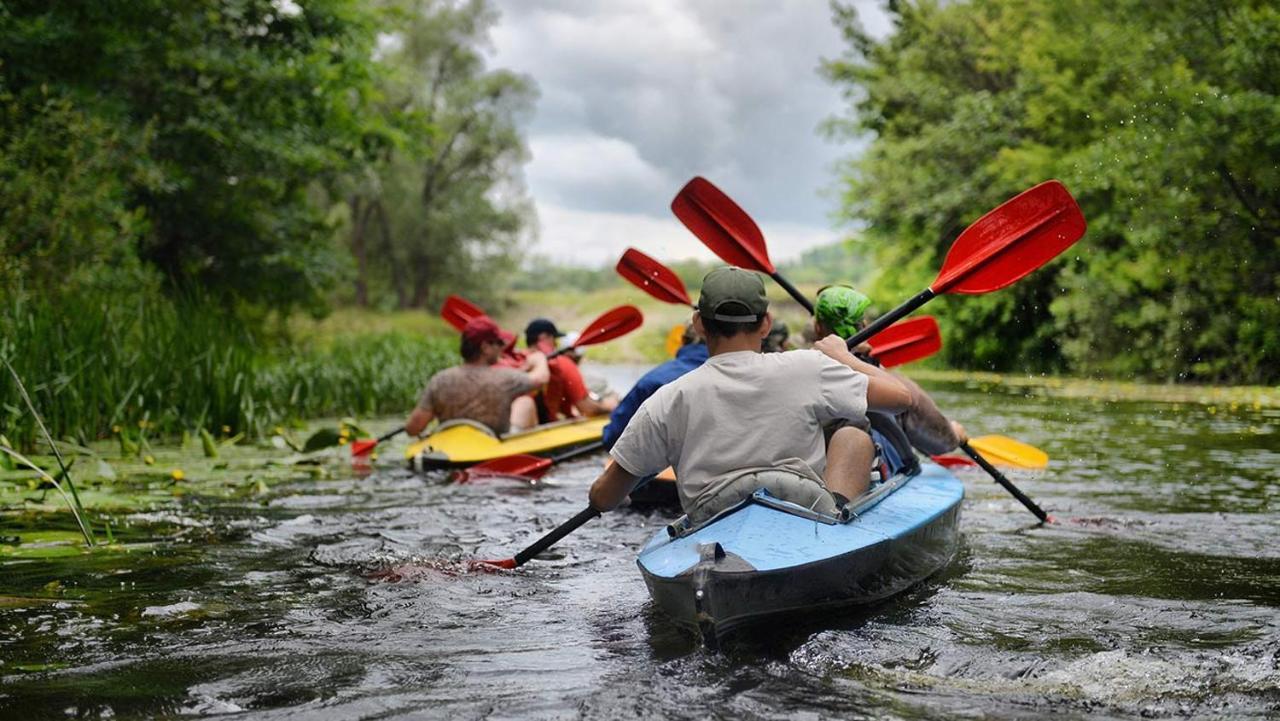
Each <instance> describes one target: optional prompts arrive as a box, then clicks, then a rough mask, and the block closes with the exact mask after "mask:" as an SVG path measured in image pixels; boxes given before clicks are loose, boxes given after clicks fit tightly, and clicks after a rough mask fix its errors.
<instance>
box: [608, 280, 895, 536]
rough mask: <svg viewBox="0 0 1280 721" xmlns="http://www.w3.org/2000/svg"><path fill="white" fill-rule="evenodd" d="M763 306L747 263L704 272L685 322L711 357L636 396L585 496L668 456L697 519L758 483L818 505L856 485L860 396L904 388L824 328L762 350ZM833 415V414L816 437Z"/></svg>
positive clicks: (638, 475) (882, 401) (881, 397)
mask: <svg viewBox="0 0 1280 721" xmlns="http://www.w3.org/2000/svg"><path fill="white" fill-rule="evenodd" d="M768 307H769V302H768V299H767V297H766V295H765V292H764V283H763V281H762V280H761V278H760V276H758V275H757V274H755V273H752V272H750V271H744V270H741V269H737V268H719V269H716V270H713V271H712V272H710V273H708V274H707V276H706V277H705V278H703V283H702V290H701V294H700V296H699V300H698V309H697V311H695V312H694V315H693V320H692V322H693V324H694V327H695V328H696V329H697V331H698V333H699V334H700V335H702V336H703V337H704V338H706V341H707V347H708V350H709V351H710V356H711V357H710V358H709V359H708V360H707V362H706V363H705V364H704V365H703V366H702V367H701V368H698V369H696V370H694V371H691V372H689V373H688V374H686V375H684V376H683V377H681V378H680V379H678V380H676V381H674V382H672V383H670V384H668V385H667V386H665V387H663V388H662V389H661V390H659V391H658V392H657V393H655V394H654V395H653V396H651V397H650V398H649V400H647V401H645V402H644V404H643V405H641V406H640V410H639V411H638V412H637V413H636V415H635V416H634V417H633V418H632V419H631V422H630V423H629V424H628V425H627V427H626V430H624V431H623V432H622V436H621V437H620V438H619V439H618V442H617V443H616V444H615V445H614V447H613V449H612V450H611V451H610V454H611V455H612V456H613V459H614V460H615V461H616V463H614V464H613V465H612V466H610V467H609V468H608V469H607V470H606V471H605V473H604V474H603V475H602V476H601V477H600V478H598V479H597V480H596V482H595V483H594V484H593V485H592V487H591V504H592V507H594V508H596V509H600V510H609V509H611V508H614V507H616V506H617V504H618V503H620V502H621V500H622V499H623V498H625V497H626V494H627V493H629V492H630V491H631V489H632V488H634V487H635V484H636V483H638V482H639V481H640V479H642V478H645V477H647V476H650V475H653V474H655V473H657V472H658V471H660V470H662V469H663V468H665V467H666V466H667V465H669V464H670V465H673V466H674V467H675V469H676V484H677V487H678V488H679V489H680V496H681V503H682V505H683V506H684V509H685V512H686V513H688V514H689V515H690V517H692V518H694V519H695V520H696V521H700V520H705V519H706V518H709V517H710V516H712V515H714V514H715V513H717V512H719V511H720V510H723V509H725V508H728V507H730V506H732V505H734V504H735V503H737V502H738V501H740V500H741V499H742V498H745V497H746V496H749V495H750V494H751V493H753V492H754V491H755V490H757V489H767V490H768V491H769V492H770V493H772V494H774V495H775V496H777V497H779V498H782V499H784V500H788V501H791V502H794V503H799V504H802V505H804V506H805V507H806V508H812V509H815V510H817V511H818V512H820V513H827V514H832V513H835V512H837V511H838V509H839V507H840V506H841V505H842V504H843V503H846V502H848V499H851V498H854V497H855V496H857V495H859V494H860V493H862V492H863V491H865V490H866V488H867V485H868V483H869V479H870V468H871V461H872V458H873V455H874V447H873V445H872V443H871V440H870V437H869V436H868V435H867V434H866V433H865V432H863V431H861V430H859V429H858V428H857V427H856V426H857V425H858V424H863V425H865V423H866V410H867V408H868V407H874V408H883V409H887V410H896V409H898V408H900V407H901V406H903V405H904V404H905V403H906V402H907V400H908V396H907V393H906V390H905V389H904V388H903V387H902V386H901V384H899V383H898V382H897V381H895V380H893V379H892V378H891V377H890V376H888V375H887V374H886V373H884V371H882V370H880V369H878V368H875V367H873V366H869V365H867V364H865V363H863V362H861V361H859V360H858V359H857V358H855V357H854V356H853V354H851V353H850V352H849V350H848V348H846V347H845V345H844V343H843V341H841V340H840V339H839V338H837V337H835V336H830V337H828V338H824V339H823V340H822V341H819V343H818V344H817V348H818V350H819V351H820V353H816V352H797V353H783V354H774V355H770V356H761V355H760V348H761V342H762V341H763V339H764V337H765V336H766V335H767V334H768V333H769V330H770V323H771V316H770V315H769V313H768ZM834 421H842V422H843V425H842V426H841V427H839V428H833V430H832V431H831V433H830V434H829V437H827V434H825V433H824V430H823V426H824V424H826V423H828V422H834ZM833 425H834V423H833ZM824 440H825V444H824Z"/></svg>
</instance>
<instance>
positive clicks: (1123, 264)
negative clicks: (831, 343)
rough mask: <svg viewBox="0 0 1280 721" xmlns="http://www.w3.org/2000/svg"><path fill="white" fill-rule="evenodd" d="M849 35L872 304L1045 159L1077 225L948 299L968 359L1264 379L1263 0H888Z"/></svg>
mask: <svg viewBox="0 0 1280 721" xmlns="http://www.w3.org/2000/svg"><path fill="white" fill-rule="evenodd" d="M833 7H834V10H835V21H836V24H837V25H838V26H839V27H840V29H841V30H842V32H843V33H844V36H845V38H846V41H847V43H848V52H847V53H846V54H845V55H844V56H843V57H841V58H839V59H834V60H829V61H826V62H825V63H824V71H825V72H826V74H827V76H828V77H829V78H830V79H831V80H832V82H834V83H836V84H837V85H839V86H841V87H842V88H844V89H845V93H846V97H847V98H848V99H849V102H850V105H851V111H852V112H851V113H850V115H849V116H848V117H845V118H840V119H836V120H833V121H832V122H831V123H830V125H829V129H830V130H831V131H832V133H833V134H834V135H835V136H836V137H850V136H859V137H864V136H870V137H871V138H872V140H871V144H870V146H869V149H868V151H867V152H866V153H865V154H864V155H863V156H862V157H861V158H859V159H857V160H854V161H851V162H850V163H849V164H848V165H846V166H845V170H844V173H843V178H842V184H843V197H844V213H845V215H846V217H847V218H849V219H850V220H858V221H862V222H865V223H866V224H867V226H868V229H867V232H866V237H867V240H868V242H869V243H870V244H871V245H872V246H873V247H874V248H875V253H876V259H877V261H878V262H879V266H880V274H879V276H878V278H877V281H876V283H875V291H876V294H877V296H878V297H882V298H885V299H886V300H888V301H889V304H891V303H892V301H893V300H895V299H897V298H900V297H905V294H906V293H907V292H914V290H916V289H918V288H919V287H920V286H921V285H922V284H924V283H927V282H929V280H930V279H931V277H932V273H933V271H934V269H936V268H937V267H938V265H939V264H940V262H941V260H942V254H943V253H944V252H945V251H946V249H947V247H948V246H949V245H950V242H951V240H952V239H954V237H955V235H956V234H957V233H958V232H959V231H960V230H961V229H962V228H963V227H964V226H965V225H966V224H968V223H969V222H972V221H973V220H975V219H976V218H977V217H978V216H979V215H980V214H981V213H982V212H984V211H985V210H987V209H989V208H991V207H994V206H995V205H997V204H998V203H1000V202H1002V201H1003V200H1005V199H1007V198H1008V197H1010V196H1012V195H1013V194H1015V193H1016V192H1018V191H1020V190H1022V189H1024V188H1026V187H1028V186H1030V185H1032V184H1034V183H1036V182H1039V181H1041V180H1044V179H1046V178H1050V177H1058V178H1061V179H1062V180H1063V181H1064V182H1065V183H1066V184H1067V186H1068V187H1069V188H1071V190H1072V191H1073V193H1074V194H1075V195H1076V197H1077V199H1078V200H1080V201H1081V205H1082V207H1083V209H1084V211H1085V216H1086V218H1087V219H1088V220H1089V223H1090V228H1089V232H1088V234H1087V235H1086V236H1085V238H1084V240H1083V241H1082V243H1081V245H1079V246H1077V247H1076V248H1075V249H1073V251H1072V252H1071V254H1070V255H1069V256H1068V257H1067V258H1065V259H1064V260H1061V261H1059V262H1056V263H1054V264H1052V265H1050V266H1049V267H1047V268H1046V269H1044V270H1041V271H1039V272H1037V273H1036V274H1033V275H1032V276H1029V277H1028V278H1026V279H1024V280H1023V281H1021V282H1019V283H1018V284H1017V285H1015V286H1013V287H1011V288H1009V289H1007V290H1005V291H1002V292H1001V293H997V294H991V295H989V296H982V297H978V298H963V299H955V300H949V301H948V302H946V303H945V304H944V305H943V307H942V308H940V309H939V313H940V315H943V316H944V317H945V319H946V323H945V326H944V327H945V329H946V332H947V335H948V345H947V354H948V357H949V358H950V359H951V360H952V361H953V362H956V363H959V364H962V365H965V366H969V367H989V368H995V369H1001V370H1011V369H1019V370H1022V369H1031V368H1040V369H1054V368H1063V367H1068V368H1070V369H1072V370H1075V371H1078V372H1085V373H1108V374H1115V375H1137V376H1143V377H1148V378H1156V379H1167V380H1178V379H1200V380H1234V381H1249V382H1274V381H1275V380H1276V379H1278V378H1280V303H1277V302H1276V299H1277V298H1278V297H1280V287H1278V284H1280V253H1277V252H1276V251H1277V250H1278V247H1277V246H1278V245H1280V220H1277V217H1278V216H1280V182H1278V181H1280V177H1278V176H1280V163H1278V162H1277V159H1278V158H1280V99H1278V98H1277V90H1278V89H1280V85H1278V84H1277V81H1276V78H1277V77H1280V74H1278V73H1277V72H1276V65H1275V58H1276V57H1280V52H1278V51H1280V9H1277V8H1276V7H1275V6H1274V5H1273V4H1268V3H1256V2H1250V1H1248V0H1236V1H1234V2H1226V3H1213V4H1211V5H1204V4H1201V3H1188V2H1183V3H1161V4H1158V5H1152V4H1149V3H1144V2H1140V1H1139V0H1120V1H1119V2H1101V1H1098V0H1055V1H1054V2H1047V3H1020V2H1015V1H1014V0H981V1H974V2H960V3H946V4H943V3H938V2H932V1H929V0H922V1H921V2H894V3H891V4H890V6H889V7H890V11H891V13H892V15H893V17H894V22H895V25H896V32H895V33H894V34H893V35H891V36H890V37H888V38H886V39H885V40H883V41H876V40H874V39H872V38H870V37H869V36H867V35H866V34H865V33H864V32H863V31H862V30H861V28H860V26H859V25H858V22H857V18H856V13H855V12H854V11H853V9H852V8H851V7H849V6H846V5H842V4H838V3H837V4H835V5H833Z"/></svg>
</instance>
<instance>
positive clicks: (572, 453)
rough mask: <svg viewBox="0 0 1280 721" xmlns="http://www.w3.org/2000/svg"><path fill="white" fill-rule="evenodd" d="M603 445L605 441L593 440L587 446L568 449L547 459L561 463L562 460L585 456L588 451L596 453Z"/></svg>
mask: <svg viewBox="0 0 1280 721" xmlns="http://www.w3.org/2000/svg"><path fill="white" fill-rule="evenodd" d="M603 447H604V441H592V442H591V443H588V444H587V445H585V446H578V447H577V448H573V449H570V450H567V451H565V452H563V453H557V454H556V455H554V456H551V457H550V458H548V459H547V460H549V461H551V462H552V463H559V462H561V461H567V460H569V459H571V458H577V457H578V456H585V455H587V454H588V453H595V452H596V451H598V450H600V449H601V448H603Z"/></svg>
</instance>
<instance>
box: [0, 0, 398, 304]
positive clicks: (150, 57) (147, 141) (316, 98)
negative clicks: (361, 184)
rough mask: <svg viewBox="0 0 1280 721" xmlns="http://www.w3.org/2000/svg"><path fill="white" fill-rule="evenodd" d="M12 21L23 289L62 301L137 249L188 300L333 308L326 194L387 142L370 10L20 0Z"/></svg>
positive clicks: (11, 104)
mask: <svg viewBox="0 0 1280 721" xmlns="http://www.w3.org/2000/svg"><path fill="white" fill-rule="evenodd" d="M0 19H2V20H3V22H0V56H2V57H3V58H4V65H3V81H2V82H3V87H2V90H3V92H2V93H0V102H2V103H3V104H4V115H3V119H2V120H0V122H2V123H3V126H4V127H3V128H2V129H3V131H4V137H5V138H6V140H7V141H8V142H5V143H3V144H0V145H2V147H3V152H4V156H3V157H0V169H3V170H2V171H0V184H4V186H5V187H6V188H13V187H15V186H22V189H23V192H22V196H23V197H24V200H25V201H26V202H24V203H23V204H22V205H20V206H19V207H18V208H17V209H16V210H17V215H16V217H15V216H12V215H6V217H5V220H4V224H3V225H4V231H3V233H4V235H0V238H2V239H3V241H4V245H5V249H6V250H10V251H12V250H16V251H17V253H16V255H19V256H22V260H20V261H18V262H21V263H23V269H22V270H21V271H18V272H20V273H25V274H35V275H38V276H40V277H42V278H43V280H42V281H41V282H43V283H44V284H45V285H49V286H56V285H57V284H58V283H59V282H60V281H61V280H62V278H61V275H62V274H63V273H65V271H66V268H68V267H72V266H74V265H75V264H77V263H82V262H84V258H85V257H88V258H94V259H98V260H100V261H103V263H105V262H106V261H108V260H109V259H110V258H111V257H112V256H113V255H117V254H119V253H120V252H124V251H123V250H122V249H127V254H128V255H130V256H131V257H134V258H138V259H141V260H142V261H145V262H146V263H148V264H149V266H150V267H152V268H155V269H156V270H158V271H159V272H160V274H161V275H162V276H163V277H164V278H166V279H167V280H168V281H169V282H170V285H171V286H173V287H183V286H188V285H197V286H201V287H203V288H205V289H207V290H209V291H210V292H212V293H213V294H214V295H215V296H216V297H221V298H223V299H227V300H237V301H248V302H251V303H259V304H269V305H272V306H275V307H282V308H287V307H289V306H292V305H294V304H297V303H304V304H310V305H316V304H319V303H320V302H321V301H322V300H323V299H324V297H325V291H326V289H327V287H328V286H329V285H331V283H332V282H333V280H334V279H335V277H336V273H337V272H338V271H339V269H340V266H339V265H338V264H337V256H336V254H335V253H334V250H335V249H334V247H333V246H332V244H331V243H330V241H329V237H330V233H329V231H328V230H327V227H326V222H325V218H324V215H323V210H324V209H323V206H321V205H318V204H316V203H315V202H313V200H312V199H311V198H310V197H309V196H308V192H309V188H311V187H312V184H313V183H315V182H317V181H324V180H325V178H327V177H331V176H333V175H334V174H336V173H339V172H342V171H344V170H345V169H346V168H347V167H348V165H349V164H350V163H351V162H352V160H353V159H355V158H357V157H359V156H360V155H361V154H363V153H365V152H367V151H368V150H369V149H370V148H376V147H377V146H378V145H380V144H382V143H383V142H384V141H383V140H382V139H380V138H379V137H378V136H377V135H376V133H372V132H370V127H369V126H367V125H366V124H365V123H364V122H363V118H364V116H365V112H364V105H365V98H366V96H367V93H368V89H369V83H370V72H371V70H372V52H373V39H374V29H373V25H372V23H371V16H370V14H369V13H368V12H367V11H366V10H365V9H364V8H363V7H362V3H360V2H359V1H358V0H309V1H308V2H307V3H305V5H298V4H296V3H294V2H292V1H291V0H226V1H224V2H219V3H215V4H201V3H172V2H166V1H165V0H101V1H99V2H91V3H47V2H42V1H39V0H17V1H15V2H9V3H6V4H5V6H4V7H3V8H0ZM81 131H84V133H83V134H82V133H81ZM29 183H30V184H29ZM42 214H46V215H49V216H51V217H49V218H48V219H47V220H42V219H41V215H42ZM17 232H21V233H22V234H23V237H16V233H17ZM32 281H33V282H34V279H32Z"/></svg>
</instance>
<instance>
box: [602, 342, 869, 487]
mask: <svg viewBox="0 0 1280 721" xmlns="http://www.w3.org/2000/svg"><path fill="white" fill-rule="evenodd" d="M865 399H866V379H865V377H864V376H861V375H859V374H857V373H854V372H852V371H850V370H849V369H848V368H846V367H845V366H843V365H841V364H839V363H837V362H835V361H833V360H831V359H830V358H828V357H827V356H825V355H823V354H822V353H820V352H818V351H808V350H806V351H792V352H788V353H769V354H761V353H758V352H754V351H738V352H732V353H722V354H718V355H715V356H712V357H711V358H710V359H708V360H707V362H706V363H705V364H703V365H702V366H701V367H700V368H697V369H694V370H693V371H690V372H689V373H687V374H685V375H684V376H682V377H681V378H679V379H677V380H675V381H673V382H671V383H669V384H667V385H665V386H663V387H662V388H661V389H659V390H658V392H656V393H655V394H654V395H653V396H652V397H651V398H650V399H649V400H648V401H646V402H645V404H644V405H642V406H641V407H640V410H639V411H638V412H637V414H636V419H634V420H633V424H634V425H636V426H637V430H638V431H641V432H643V433H645V434H649V435H651V436H652V435H653V434H659V435H660V437H657V436H653V437H647V438H646V437H645V436H641V437H640V438H638V439H637V440H636V441H635V442H636V443H638V444H641V445H643V446H647V447H649V448H652V449H661V450H662V452H663V457H662V458H661V462H662V463H664V464H666V465H670V466H671V467H673V468H674V469H675V471H676V478H677V480H678V487H679V491H680V496H681V504H682V505H683V506H684V507H685V508H686V509H691V508H695V507H697V506H699V505H701V502H702V500H703V498H704V497H706V496H708V495H709V494H714V493H716V492H717V490H718V489H719V487H720V485H722V484H723V483H724V482H725V480H726V478H727V477H728V476H729V475H730V474H732V473H734V472H735V471H740V470H743V469H749V468H768V467H773V466H776V465H779V463H780V462H783V461H799V462H800V463H803V464H804V467H803V468H800V469H799V470H801V471H807V472H806V473H804V475H806V476H809V477H812V478H815V479H820V478H821V477H822V475H823V473H824V472H825V470H826V447H825V444H824V441H823V433H822V426H823V425H824V424H827V423H830V422H832V421H835V420H838V419H843V418H850V417H857V416H861V415H863V414H865V412H866V400H865ZM652 418H661V419H662V422H661V423H654V422H650V420H651V419H652ZM636 421H639V422H638V423H637V422H636ZM614 451H615V457H616V458H618V459H619V462H621V463H623V465H624V466H626V467H629V468H636V467H640V466H642V465H645V464H652V463H654V462H655V461H654V460H652V459H650V458H648V457H643V456H636V455H635V454H634V453H633V452H632V451H631V447H623V448H621V449H619V447H618V446H615V447H614ZM791 465H793V466H794V465H795V464H794V463H792V464H791Z"/></svg>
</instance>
